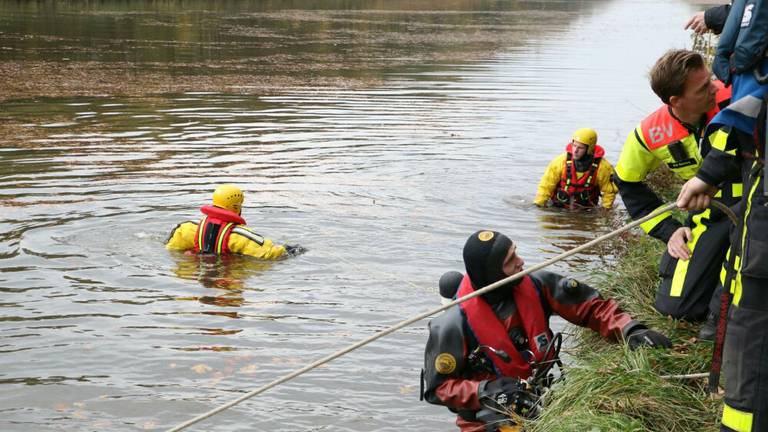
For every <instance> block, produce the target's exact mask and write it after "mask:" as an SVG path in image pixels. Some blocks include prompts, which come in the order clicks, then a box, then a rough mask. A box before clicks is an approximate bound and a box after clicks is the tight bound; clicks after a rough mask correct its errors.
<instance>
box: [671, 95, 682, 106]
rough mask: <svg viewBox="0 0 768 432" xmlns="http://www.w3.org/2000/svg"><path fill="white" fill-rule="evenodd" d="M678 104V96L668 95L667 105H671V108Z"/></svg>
mask: <svg viewBox="0 0 768 432" xmlns="http://www.w3.org/2000/svg"><path fill="white" fill-rule="evenodd" d="M679 104H680V96H670V97H669V106H671V107H672V108H677V106H678V105H679Z"/></svg>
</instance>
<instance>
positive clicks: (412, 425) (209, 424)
mask: <svg viewBox="0 0 768 432" xmlns="http://www.w3.org/2000/svg"><path fill="white" fill-rule="evenodd" d="M413 3H418V4H417V5H414V4H413ZM697 9H698V7H697V6H696V5H691V4H688V3H681V2H677V1H667V0H647V1H618V0H617V1H551V0H550V1H547V0H544V1H519V2H518V1H513V2H497V1H460V0H453V1H424V2H406V1H392V2H384V1H359V2H346V1H329V2H317V1H309V0H306V1H300V0H296V1H283V2H280V1H252V2H232V1H220V2H204V1H179V2H175V1H174V2H171V1H167V2H162V1H159V2H146V3H145V2H121V1H102V2H87V3H85V2H84V3H78V2H0V71H1V72H2V75H3V77H4V78H3V80H2V81H0V96H2V99H1V100H0V131H2V132H1V135H0V291H2V300H0V308H2V309H0V430H2V431H4V432H10V431H75V430H77V431H102V430H110V431H134V430H164V429H167V428H170V427H172V426H174V425H176V424H179V423H181V422H183V421H186V420H188V419H190V418H192V417H194V416H195V415H197V414H200V413H202V412H205V411H208V410H210V409H213V408H215V407H218V406H220V405H222V404H224V403H227V402H229V401H231V400H233V399H235V398H237V397H239V396H240V395H242V394H243V393H244V392H246V391H249V390H252V389H254V388H257V387H259V386H261V385H263V384H265V383H267V382H270V381H272V380H273V379H275V378H278V377H280V376H282V375H285V374H287V373H290V372H292V371H294V370H296V369H298V368H300V367H302V366H304V365H305V364H307V363H310V362H312V361H314V360H316V359H318V358H321V357H323V356H325V355H327V354H329V353H331V352H333V351H336V350H338V349H341V348H343V347H345V346H347V345H349V344H351V343H353V342H356V341H358V340H361V339H363V338H366V337H368V336H370V335H372V334H373V333H375V332H376V331H379V330H382V329H384V328H386V327H387V326H389V325H392V324H394V323H397V322H399V321H400V320H402V319H405V318H408V317H411V316H414V315H416V314H419V313H421V312H424V311H426V310H429V309H432V308H434V307H436V306H437V305H438V304H439V301H438V297H437V295H436V291H435V290H436V288H435V285H436V280H437V279H438V277H439V276H440V274H441V273H442V272H444V271H447V270H451V269H455V270H461V267H462V266H461V248H462V246H463V243H464V241H465V239H466V238H467V236H468V235H469V234H470V233H472V232H473V231H475V230H478V229H483V228H492V229H497V230H499V231H502V232H504V233H507V234H508V235H510V237H512V238H513V239H515V240H516V241H517V242H518V250H519V252H520V254H521V255H522V256H523V257H524V258H525V259H526V260H527V262H528V263H529V264H532V263H537V262H540V261H543V260H545V259H547V258H550V257H552V256H554V255H556V254H558V253H561V252H562V251H564V250H567V249H570V248H572V247H575V246H577V245H579V244H581V243H583V242H585V241H587V240H590V239H592V238H594V237H596V236H597V235H599V234H602V233H605V232H608V231H609V230H610V229H611V227H610V225H611V223H612V222H613V221H614V220H615V219H616V217H617V216H614V217H612V216H606V215H603V214H600V213H567V212H566V213H563V212H556V211H547V210H539V209H536V208H534V207H532V206H531V205H530V200H531V199H532V197H533V195H534V192H535V187H536V184H537V182H538V179H539V177H540V175H541V174H542V173H543V170H544V168H545V166H546V164H547V162H548V161H549V160H550V159H551V158H552V157H554V156H555V155H556V154H557V153H559V152H561V151H562V150H563V148H564V146H565V144H566V143H567V142H568V140H569V137H570V133H571V132H572V131H573V130H574V129H576V128H580V127H593V128H595V129H596V130H597V131H598V133H599V136H600V144H601V145H602V146H604V147H605V149H606V152H607V156H608V159H609V160H610V161H612V162H615V160H616V158H617V156H618V153H619V151H620V148H621V144H622V143H623V140H624V137H625V136H626V134H627V133H628V132H629V131H630V130H631V129H632V127H634V125H635V124H636V122H637V121H639V120H640V118H641V117H642V116H643V115H644V114H646V113H648V112H650V111H651V110H652V109H654V108H655V107H656V106H657V104H658V100H657V99H656V98H655V97H654V96H653V95H652V93H651V92H650V90H649V88H648V85H647V81H646V76H645V75H646V73H647V70H648V69H649V67H650V66H651V65H652V64H653V62H654V61H655V59H656V58H657V57H658V56H659V55H660V54H661V53H662V52H664V51H665V50H666V49H668V48H671V47H686V46H688V47H690V45H691V40H690V37H689V35H688V34H687V33H686V32H684V31H683V30H682V25H683V23H684V22H685V20H686V19H687V17H688V16H690V14H691V13H692V12H693V11H695V10H697ZM221 183H234V184H237V185H239V186H241V187H242V188H243V190H244V191H245V192H246V204H245V209H244V211H243V215H244V216H245V218H246V220H247V221H248V222H249V225H250V226H252V227H254V228H255V229H256V230H257V231H258V232H260V233H261V234H262V235H264V236H266V237H269V238H272V239H274V240H275V241H277V242H286V243H290V244H297V243H298V244H301V245H303V246H305V247H306V248H308V252H307V253H306V254H304V255H302V256H300V257H297V258H292V259H288V260H285V261H280V262H274V263H264V262H258V261H254V260H251V259H248V258H243V257H229V258H227V259H220V260H215V259H214V260H210V259H198V258H195V257H189V256H185V255H183V254H178V253H170V252H168V251H166V250H165V249H164V247H163V242H164V240H165V238H166V236H167V234H168V233H169V231H170V230H171V228H173V227H174V226H175V224H177V223H179V222H182V221H184V220H190V219H197V218H199V213H198V211H197V208H198V207H199V206H200V205H202V204H206V203H207V202H208V200H209V198H210V194H211V192H212V190H213V189H214V188H215V186H216V185H218V184H221ZM619 212H620V210H619ZM617 213H618V212H617ZM619 217H620V216H619ZM611 257H612V255H611V251H610V250H605V249H602V250H598V251H596V252H593V253H592V254H586V255H581V256H578V257H574V258H572V259H570V260H568V261H566V262H564V263H559V264H557V265H556V266H554V269H555V270H557V271H560V272H570V273H575V274H579V275H586V274H588V273H589V272H590V271H591V270H594V269H599V268H601V267H602V266H603V265H604V264H605V263H606V262H610V260H611ZM556 325H557V326H561V325H562V324H561V323H560V322H556ZM425 328H426V322H421V323H419V324H417V325H415V326H412V327H409V328H407V329H405V330H403V331H400V332H398V333H395V334H393V335H390V336H388V337H386V338H384V339H381V340H379V341H377V342H374V343H373V344H371V345H369V346H367V347H365V348H362V349H360V350H358V351H355V352H353V353H351V354H348V355H346V356H345V357H342V358H341V359H338V360H336V361H334V362H332V363H330V364H329V365H327V366H324V367H322V368H320V369H318V370H315V371H313V372H310V373H309V374H306V375H304V376H302V377H299V378H297V379H295V380H293V381H290V382H289V383H286V384H284V385H281V386H279V387H277V388H275V389H272V390H270V391H268V392H266V393H264V394H262V395H260V396H257V397H256V398H253V399H251V400H249V401H247V402H245V403H243V404H241V405H238V406H237V407H235V408H233V409H230V410H228V411H226V412H224V413H222V414H219V415H217V416H215V417H213V418H211V419H208V420H206V422H204V423H202V424H199V425H197V426H194V427H192V428H191V430H206V431H244V430H259V431H405V430H410V431H444V430H451V429H452V428H453V426H452V422H453V416H452V415H451V414H450V413H449V412H448V411H447V410H446V409H444V408H441V407H435V406H430V405H428V404H426V403H424V402H420V401H419V370H420V368H421V365H422V359H423V355H422V349H423V345H424V343H425V341H426V331H425Z"/></svg>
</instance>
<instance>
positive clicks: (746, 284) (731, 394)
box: [721, 263, 768, 432]
mask: <svg viewBox="0 0 768 432" xmlns="http://www.w3.org/2000/svg"><path fill="white" fill-rule="evenodd" d="M766 265H768V263H766ZM734 300H736V299H735V298H734ZM766 329H768V279H754V278H749V277H747V276H744V275H742V276H741V299H740V305H739V306H737V305H736V304H732V305H731V310H730V312H729V314H728V330H727V332H726V335H725V348H724V352H723V377H724V378H725V400H724V402H725V405H724V407H723V418H722V426H721V430H723V431H738V432H758V431H768V331H766Z"/></svg>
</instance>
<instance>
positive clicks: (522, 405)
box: [477, 377, 538, 417]
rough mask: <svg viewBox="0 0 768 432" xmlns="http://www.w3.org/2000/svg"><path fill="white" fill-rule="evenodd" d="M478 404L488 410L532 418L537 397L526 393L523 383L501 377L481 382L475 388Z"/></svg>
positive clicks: (511, 378) (517, 379)
mask: <svg viewBox="0 0 768 432" xmlns="http://www.w3.org/2000/svg"><path fill="white" fill-rule="evenodd" d="M477 396H478V399H480V404H481V405H484V406H487V407H488V408H491V409H492V410H493V409H496V410H500V411H504V410H509V409H511V410H514V411H515V412H516V413H518V414H520V415H522V416H525V417H533V416H535V413H536V409H535V408H536V402H537V400H538V397H537V396H536V395H534V394H532V393H531V392H529V391H528V386H527V385H526V383H525V381H523V380H521V379H519V378H514V377H501V378H497V379H495V380H491V381H481V382H480V385H479V386H478V388H477Z"/></svg>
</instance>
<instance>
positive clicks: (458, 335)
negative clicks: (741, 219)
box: [423, 231, 671, 432]
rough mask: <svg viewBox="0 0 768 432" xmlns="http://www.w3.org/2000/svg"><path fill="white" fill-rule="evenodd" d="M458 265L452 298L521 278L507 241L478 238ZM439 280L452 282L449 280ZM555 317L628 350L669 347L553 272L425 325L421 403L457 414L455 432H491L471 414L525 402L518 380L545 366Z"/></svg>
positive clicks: (485, 234) (609, 303) (497, 236)
mask: <svg viewBox="0 0 768 432" xmlns="http://www.w3.org/2000/svg"><path fill="white" fill-rule="evenodd" d="M464 264H465V267H466V274H465V275H464V277H463V278H462V279H461V282H459V288H458V293H457V294H456V296H457V297H462V296H464V295H467V294H469V293H472V292H474V291H475V290H478V289H481V288H484V287H485V286H487V285H490V284H492V283H494V282H497V281H499V280H501V279H504V278H506V277H507V276H510V275H513V274H515V273H518V272H520V271H522V268H523V264H524V262H523V259H522V258H521V257H520V256H519V255H518V254H517V250H516V247H515V245H514V243H513V242H512V240H510V239H509V237H507V236H505V235H504V234H501V233H498V232H496V231H478V232H476V233H474V234H472V235H471V236H470V237H469V239H468V240H467V242H466V244H465V245H464ZM441 281H442V282H449V281H452V282H451V283H454V284H455V283H457V279H456V278H454V277H452V276H451V275H450V274H449V275H448V276H446V277H443V278H441ZM442 288H443V287H441V293H443V292H444V290H443V289H442ZM442 295H447V294H442ZM554 313H556V314H558V315H560V316H562V317H563V318H565V319H566V320H568V321H569V322H571V323H574V324H576V325H580V326H583V327H588V328H590V329H592V330H594V331H596V332H598V333H600V335H602V336H603V337H605V338H608V339H622V338H624V339H625V340H627V342H628V344H629V345H630V347H631V348H632V349H635V348H637V347H639V346H641V345H647V346H651V347H666V348H668V347H670V346H671V343H670V341H669V339H667V338H666V337H665V336H664V335H662V334H660V333H658V332H656V331H653V330H650V329H648V328H647V327H645V326H644V325H643V324H641V323H639V322H637V321H634V320H633V319H632V318H631V317H630V316H629V315H628V314H626V313H624V312H622V311H621V310H620V309H619V306H618V305H617V304H616V302H615V301H614V300H611V299H603V298H601V297H600V294H599V293H598V292H597V291H596V290H595V289H593V288H592V287H590V286H588V285H586V284H583V283H580V282H578V281H576V280H574V279H570V278H566V277H563V276H560V275H557V274H554V273H550V272H546V271H538V272H533V273H531V274H530V275H527V276H525V277H523V278H522V279H519V280H518V281H515V282H511V283H509V284H507V285H504V286H502V287H499V288H497V289H495V290H493V291H490V292H488V293H485V294H483V295H482V296H479V297H475V298H473V299H471V300H468V301H466V302H464V303H461V304H459V305H456V306H453V307H451V308H449V309H448V310H446V311H445V312H443V313H442V314H441V315H439V316H437V317H436V318H434V319H433V320H432V321H430V323H429V340H428V341H427V346H426V350H425V355H424V381H425V383H424V384H425V387H424V388H425V391H424V395H423V396H424V398H425V399H426V400H427V401H428V402H430V403H433V404H438V405H444V406H446V407H448V408H449V409H450V410H451V411H453V412H456V413H457V414H458V417H457V419H456V425H457V426H458V427H459V429H460V430H461V431H465V432H469V431H483V430H496V427H493V426H489V429H485V424H484V422H483V421H482V414H481V415H480V418H478V412H481V410H482V409H483V408H484V407H485V406H486V404H488V403H490V401H496V402H498V401H499V400H509V401H513V400H517V401H518V402H520V401H522V400H527V402H531V401H530V400H529V398H528V396H526V394H525V392H524V390H523V389H524V387H525V386H524V385H523V384H522V383H521V381H520V380H521V379H526V378H528V377H529V376H530V375H531V373H532V366H531V363H532V362H539V361H541V360H544V356H545V351H546V347H547V346H548V345H549V343H550V341H551V340H552V336H553V335H552V331H551V330H550V328H549V318H550V316H551V315H552V314H554ZM479 360H482V361H479ZM546 360H550V359H546Z"/></svg>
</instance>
